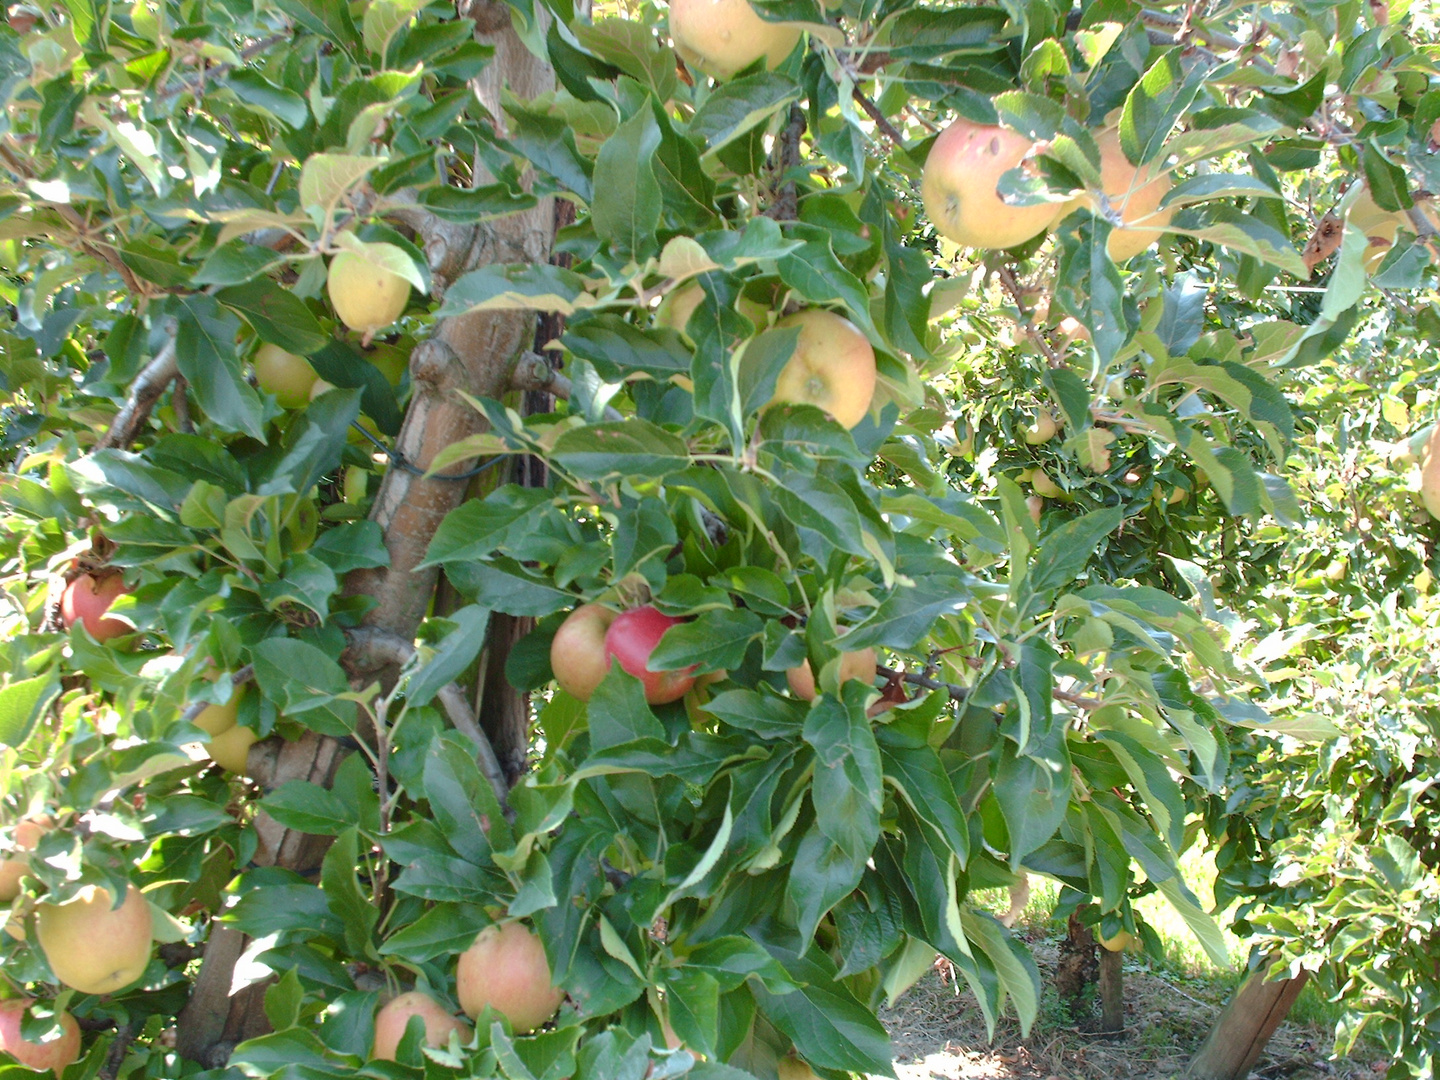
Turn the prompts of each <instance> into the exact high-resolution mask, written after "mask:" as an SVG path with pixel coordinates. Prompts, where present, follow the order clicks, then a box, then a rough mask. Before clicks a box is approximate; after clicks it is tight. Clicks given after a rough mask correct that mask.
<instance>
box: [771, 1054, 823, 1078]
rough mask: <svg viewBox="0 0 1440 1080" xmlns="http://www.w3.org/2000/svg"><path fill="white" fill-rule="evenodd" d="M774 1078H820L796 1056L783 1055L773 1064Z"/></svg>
mask: <svg viewBox="0 0 1440 1080" xmlns="http://www.w3.org/2000/svg"><path fill="white" fill-rule="evenodd" d="M775 1078H776V1080H820V1078H819V1077H818V1076H816V1075H815V1070H814V1069H812V1068H810V1066H809V1065H807V1064H805V1062H803V1061H801V1060H800V1059H799V1058H798V1057H793V1056H791V1057H783V1058H781V1059H780V1062H779V1064H777V1065H776V1066H775Z"/></svg>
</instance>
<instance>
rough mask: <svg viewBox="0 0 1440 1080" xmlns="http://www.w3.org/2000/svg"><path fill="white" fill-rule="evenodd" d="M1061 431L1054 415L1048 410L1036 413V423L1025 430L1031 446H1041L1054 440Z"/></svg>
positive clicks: (1026, 438)
mask: <svg viewBox="0 0 1440 1080" xmlns="http://www.w3.org/2000/svg"><path fill="white" fill-rule="evenodd" d="M1059 430H1060V425H1059V424H1058V423H1057V422H1056V420H1055V417H1054V415H1053V414H1052V413H1051V412H1050V411H1049V410H1048V409H1040V410H1039V411H1037V412H1036V413H1035V423H1033V424H1031V425H1030V427H1028V428H1026V429H1025V441H1026V442H1027V443H1029V444H1030V445H1031V446H1039V445H1040V444H1041V443H1044V442H1049V441H1050V440H1051V439H1053V438H1054V437H1055V432H1057V431H1059Z"/></svg>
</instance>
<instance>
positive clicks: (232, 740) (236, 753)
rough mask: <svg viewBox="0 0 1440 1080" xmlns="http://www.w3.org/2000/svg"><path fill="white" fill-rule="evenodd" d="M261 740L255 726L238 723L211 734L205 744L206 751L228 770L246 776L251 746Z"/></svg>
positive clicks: (213, 759) (211, 758) (216, 762)
mask: <svg viewBox="0 0 1440 1080" xmlns="http://www.w3.org/2000/svg"><path fill="white" fill-rule="evenodd" d="M259 741H260V736H259V735H257V734H255V729H254V728H248V727H246V726H245V725H244V724H236V725H235V726H234V727H231V728H228V729H226V730H225V731H222V732H220V734H218V735H212V736H210V741H209V742H208V743H206V744H205V753H206V754H208V755H209V756H210V760H211V761H213V762H215V764H216V765H219V766H220V767H221V768H222V769H224V770H225V771H226V772H232V773H234V774H235V775H236V776H244V775H246V769H247V767H248V764H249V761H250V748H251V747H252V746H254V745H255V744H256V743H257V742H259Z"/></svg>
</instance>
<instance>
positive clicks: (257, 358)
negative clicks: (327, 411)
mask: <svg viewBox="0 0 1440 1080" xmlns="http://www.w3.org/2000/svg"><path fill="white" fill-rule="evenodd" d="M250 362H251V363H252V364H253V365H254V366H255V381H256V382H257V383H259V384H260V389H261V390H264V391H265V392H266V393H268V394H274V395H275V400H276V401H278V402H279V403H280V405H281V407H283V408H286V409H298V408H300V407H301V406H302V405H304V404H305V403H306V402H307V401H309V400H310V388H311V387H312V386H314V385H315V379H316V378H317V376H316V374H315V369H314V368H313V367H311V366H310V361H309V360H306V359H305V358H304V357H303V356H296V355H295V354H294V353H292V352H286V351H285V350H284V349H282V348H280V346H279V345H271V344H269V343H268V342H267V343H266V344H264V345H261V346H260V348H258V349H256V350H255V355H254V357H253V358H252V359H251V361H250Z"/></svg>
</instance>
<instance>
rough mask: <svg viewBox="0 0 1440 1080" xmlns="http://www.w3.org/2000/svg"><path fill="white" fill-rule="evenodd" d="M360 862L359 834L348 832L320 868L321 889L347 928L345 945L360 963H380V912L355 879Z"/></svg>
mask: <svg viewBox="0 0 1440 1080" xmlns="http://www.w3.org/2000/svg"><path fill="white" fill-rule="evenodd" d="M367 847H368V845H367ZM359 862H360V840H359V834H358V833H357V832H356V830H354V829H346V830H345V831H344V832H342V833H341V834H340V835H339V836H338V837H336V838H335V842H334V843H333V844H331V845H330V850H329V851H327V852H326V853H325V861H324V862H323V863H322V864H321V867H320V887H321V890H322V891H323V892H324V894H325V902H326V903H327V904H328V905H329V907H330V910H331V911H332V912H333V913H334V915H335V917H336V918H337V919H339V920H340V921H341V922H342V923H343V924H344V926H345V945H346V947H347V948H348V949H349V950H350V955H351V956H353V957H355V958H356V959H362V958H366V957H368V958H372V959H376V960H378V959H379V954H378V953H377V952H376V951H375V945H374V942H373V941H372V935H373V933H374V930H375V925H376V923H377V922H379V920H380V911H379V909H378V908H377V907H376V906H375V905H374V904H372V903H371V902H370V901H369V900H368V899H367V898H366V896H365V894H364V893H363V892H361V890H360V881H359V879H358V878H357V877H356V876H355V868H356V867H357V866H358V865H359Z"/></svg>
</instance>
